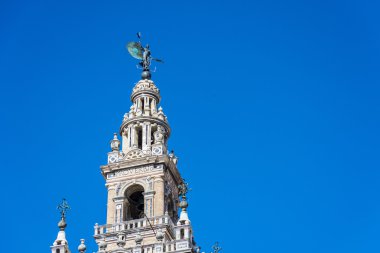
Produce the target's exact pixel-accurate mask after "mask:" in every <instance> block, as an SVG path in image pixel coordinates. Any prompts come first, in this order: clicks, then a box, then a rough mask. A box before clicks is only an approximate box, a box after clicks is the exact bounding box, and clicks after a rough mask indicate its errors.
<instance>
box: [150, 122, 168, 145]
mask: <svg viewBox="0 0 380 253" xmlns="http://www.w3.org/2000/svg"><path fill="white" fill-rule="evenodd" d="M164 134H165V130H164V128H163V127H162V126H160V125H158V126H157V131H155V132H154V134H153V137H154V144H163V143H164V137H165V135H164Z"/></svg>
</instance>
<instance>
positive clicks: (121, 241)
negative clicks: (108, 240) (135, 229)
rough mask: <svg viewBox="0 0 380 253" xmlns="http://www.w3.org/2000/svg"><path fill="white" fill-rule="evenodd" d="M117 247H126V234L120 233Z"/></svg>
mask: <svg viewBox="0 0 380 253" xmlns="http://www.w3.org/2000/svg"><path fill="white" fill-rule="evenodd" d="M117 237H118V238H117V242H116V244H117V246H119V247H120V248H122V247H124V246H125V234H124V233H123V232H119V233H118V234H117Z"/></svg>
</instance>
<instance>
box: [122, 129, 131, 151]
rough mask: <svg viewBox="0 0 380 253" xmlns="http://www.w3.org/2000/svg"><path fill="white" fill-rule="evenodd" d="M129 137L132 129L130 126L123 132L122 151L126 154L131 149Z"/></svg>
mask: <svg viewBox="0 0 380 253" xmlns="http://www.w3.org/2000/svg"><path fill="white" fill-rule="evenodd" d="M129 137H130V129H129V127H127V128H124V130H123V132H122V140H123V143H122V145H123V146H122V151H123V153H124V154H126V153H128V151H129V149H130V145H129V143H130V140H129Z"/></svg>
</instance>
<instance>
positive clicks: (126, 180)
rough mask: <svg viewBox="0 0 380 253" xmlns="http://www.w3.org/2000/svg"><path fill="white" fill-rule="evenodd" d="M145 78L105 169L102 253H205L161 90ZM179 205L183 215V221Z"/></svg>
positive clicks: (99, 228)
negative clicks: (192, 218) (193, 220)
mask: <svg viewBox="0 0 380 253" xmlns="http://www.w3.org/2000/svg"><path fill="white" fill-rule="evenodd" d="M149 78H150V75H149V76H148V75H143V76H142V79H141V80H140V81H139V82H138V83H137V84H136V85H135V87H134V88H133V91H132V94H131V97H130V98H131V102H132V105H131V107H130V110H129V112H128V113H126V114H125V115H124V118H123V121H122V124H121V126H120V129H119V134H120V136H121V140H122V141H120V140H119V139H118V134H116V133H115V134H114V138H113V140H111V151H110V152H109V153H108V164H107V165H104V166H101V172H102V175H103V176H104V179H105V181H106V188H107V191H108V199H107V224H105V225H98V224H95V227H94V229H95V232H94V238H95V240H96V243H97V244H98V246H99V250H98V252H99V253H104V252H114V253H122V252H128V253H159V252H183V253H187V252H199V248H198V247H197V246H196V244H195V242H194V239H193V231H192V227H191V223H190V220H189V218H188V214H187V211H186V208H187V206H188V203H187V200H186V192H187V184H186V183H185V182H184V180H183V179H182V178H181V175H180V173H179V170H178V168H177V161H178V159H177V157H176V156H175V155H174V153H173V152H170V153H168V148H167V141H168V138H169V137H170V126H169V123H168V120H167V117H166V116H165V114H164V112H163V110H162V108H161V107H158V105H159V103H160V100H161V96H160V91H159V89H158V88H157V87H156V85H155V84H154V82H153V81H152V80H150V79H149ZM178 207H180V209H181V210H180V211H181V214H180V216H179V217H178Z"/></svg>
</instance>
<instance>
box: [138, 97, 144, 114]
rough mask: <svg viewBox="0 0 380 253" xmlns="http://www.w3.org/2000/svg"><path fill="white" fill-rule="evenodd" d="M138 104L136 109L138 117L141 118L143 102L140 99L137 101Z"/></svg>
mask: <svg viewBox="0 0 380 253" xmlns="http://www.w3.org/2000/svg"><path fill="white" fill-rule="evenodd" d="M136 103H137V109H136V116H141V114H142V109H143V108H142V101H141V98H138V99H137V100H136Z"/></svg>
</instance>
